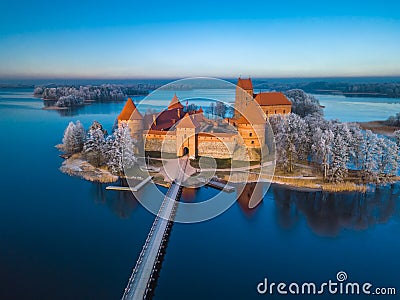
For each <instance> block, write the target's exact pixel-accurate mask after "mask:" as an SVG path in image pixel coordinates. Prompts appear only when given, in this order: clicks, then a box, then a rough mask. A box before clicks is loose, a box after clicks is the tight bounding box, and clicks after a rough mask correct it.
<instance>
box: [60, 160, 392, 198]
mask: <svg viewBox="0 0 400 300" xmlns="http://www.w3.org/2000/svg"><path fill="white" fill-rule="evenodd" d="M59 169H60V171H61V172H62V173H64V174H67V175H69V176H76V177H79V178H81V179H84V180H87V181H91V182H99V183H115V182H117V181H118V180H119V179H120V176H117V175H113V174H111V173H110V172H109V171H108V170H107V169H106V168H101V167H94V166H92V165H91V164H90V163H88V162H87V161H86V160H84V159H83V158H82V156H81V155H80V154H74V155H72V156H70V157H68V158H64V161H63V162H62V164H61V166H60V168H59ZM160 175H162V173H161V172H157V173H155V174H153V176H154V179H156V180H153V182H154V184H156V185H159V186H162V187H165V188H168V187H169V185H168V182H166V181H165V179H163V180H161V176H160ZM249 175H254V174H252V173H249ZM162 177H163V176H162ZM257 177H258V178H253V179H251V180H239V181H236V182H235V183H237V184H246V183H252V182H260V181H263V180H264V181H269V182H271V184H273V185H276V186H278V187H284V188H287V189H289V190H294V191H300V192H331V193H346V192H360V193H365V192H367V191H368V190H369V188H368V184H364V183H356V182H352V181H346V182H343V183H337V184H336V183H329V182H321V181H320V180H321V179H320V178H317V177H315V178H310V177H304V178H303V177H299V176H283V177H282V176H278V175H275V176H274V177H273V178H272V180H271V178H269V179H267V178H265V179H264V178H262V177H259V176H257ZM157 178H158V179H157ZM163 178H164V177H163ZM222 179H225V180H226V178H222ZM393 179H394V180H393V182H397V181H399V178H398V177H394V178H393ZM228 180H229V179H228ZM374 185H376V186H379V184H374Z"/></svg>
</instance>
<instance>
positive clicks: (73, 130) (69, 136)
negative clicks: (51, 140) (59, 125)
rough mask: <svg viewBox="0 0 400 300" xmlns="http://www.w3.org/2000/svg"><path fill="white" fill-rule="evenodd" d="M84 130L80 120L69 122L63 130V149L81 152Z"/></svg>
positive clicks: (70, 152) (70, 151)
mask: <svg viewBox="0 0 400 300" xmlns="http://www.w3.org/2000/svg"><path fill="white" fill-rule="evenodd" d="M85 137H86V132H85V129H84V128H83V126H82V124H81V122H80V121H76V124H74V123H73V122H69V124H68V126H67V128H66V129H65V131H64V137H63V140H62V142H63V146H62V147H63V150H64V151H65V152H67V153H69V154H73V153H78V152H81V151H82V149H83V144H84V142H85Z"/></svg>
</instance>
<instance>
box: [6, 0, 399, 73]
mask: <svg viewBox="0 0 400 300" xmlns="http://www.w3.org/2000/svg"><path fill="white" fill-rule="evenodd" d="M399 54H400V1H397V0H391V1H384V0H380V1H368V0H364V1H349V0H347V1H343V0H337V1H307V0H304V1H294V0H292V1H269V0H264V1H251V0H249V1H226V0H222V1H211V0H203V1H189V0H187V1H145V0H142V1H136V0H130V1H126V0H122V1H104V0H97V1H93V0H85V1H82V0H80V1H78V0H70V1H51V0H36V1H25V0H23V1H15V0H2V4H1V10H0V78H164V77H165V78H169V77H173V78H183V77H187V76H213V77H237V76H251V77H329V76H398V75H400V55H399Z"/></svg>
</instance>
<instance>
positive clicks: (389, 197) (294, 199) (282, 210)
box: [273, 184, 400, 236]
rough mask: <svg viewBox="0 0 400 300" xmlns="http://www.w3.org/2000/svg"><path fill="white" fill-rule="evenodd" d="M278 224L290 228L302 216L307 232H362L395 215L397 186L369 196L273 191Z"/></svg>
mask: <svg viewBox="0 0 400 300" xmlns="http://www.w3.org/2000/svg"><path fill="white" fill-rule="evenodd" d="M273 194H274V198H275V203H276V209H277V217H278V222H279V224H280V225H281V226H282V227H284V228H290V227H294V226H295V225H296V223H297V222H298V221H299V220H300V216H301V215H303V216H304V217H305V218H306V221H307V224H308V226H309V227H310V228H311V230H312V231H313V232H314V233H316V234H318V235H322V236H337V235H338V234H339V233H340V231H341V230H343V229H351V230H366V229H368V228H371V227H372V226H374V225H377V224H383V223H386V222H387V221H388V220H389V219H390V218H391V217H392V216H394V215H395V214H396V215H398V205H397V201H398V199H399V196H400V187H399V185H398V184H395V185H390V186H388V187H381V188H378V189H376V191H375V192H369V193H365V194H364V193H326V192H301V191H294V190H288V189H285V188H281V187H274V188H273Z"/></svg>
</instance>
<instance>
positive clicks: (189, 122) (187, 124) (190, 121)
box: [176, 113, 200, 128]
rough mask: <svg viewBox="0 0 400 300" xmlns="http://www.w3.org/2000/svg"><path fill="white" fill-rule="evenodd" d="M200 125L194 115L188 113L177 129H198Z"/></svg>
mask: <svg viewBox="0 0 400 300" xmlns="http://www.w3.org/2000/svg"><path fill="white" fill-rule="evenodd" d="M199 125H200V124H199V122H198V121H197V120H196V117H195V116H194V115H189V114H188V113H186V114H185V116H184V117H183V119H182V120H180V121H179V123H178V125H176V128H197V127H199Z"/></svg>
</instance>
